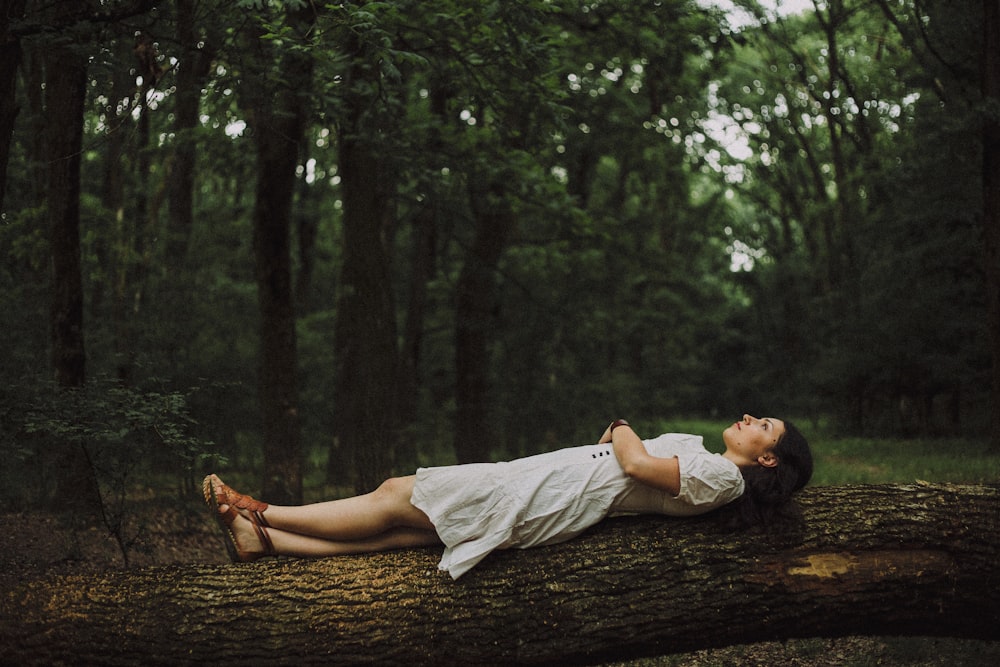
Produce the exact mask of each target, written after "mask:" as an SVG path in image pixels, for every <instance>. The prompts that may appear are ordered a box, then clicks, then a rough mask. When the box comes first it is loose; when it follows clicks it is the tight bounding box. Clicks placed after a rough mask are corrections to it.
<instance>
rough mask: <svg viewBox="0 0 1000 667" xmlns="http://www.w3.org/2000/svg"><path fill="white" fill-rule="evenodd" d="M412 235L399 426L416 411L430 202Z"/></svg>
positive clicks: (431, 235)
mask: <svg viewBox="0 0 1000 667" xmlns="http://www.w3.org/2000/svg"><path fill="white" fill-rule="evenodd" d="M431 196H432V197H434V195H431ZM412 234H413V245H412V248H411V255H410V257H411V259H410V281H409V282H410V294H409V299H408V303H407V308H406V323H405V325H404V327H403V345H402V351H401V353H400V364H399V387H400V391H399V413H400V420H401V422H403V423H405V422H407V421H410V420H412V419H414V418H415V417H416V415H417V408H418V405H417V397H418V396H419V393H420V390H419V387H420V352H421V347H422V344H423V334H424V315H425V311H426V310H427V283H428V281H429V280H430V279H431V276H432V275H433V274H434V257H435V247H436V245H437V207H436V206H435V202H434V201H433V200H432V201H430V202H428V203H427V205H426V207H425V208H424V209H423V210H421V211H420V212H419V213H417V215H416V217H415V218H414V220H413V232H412Z"/></svg>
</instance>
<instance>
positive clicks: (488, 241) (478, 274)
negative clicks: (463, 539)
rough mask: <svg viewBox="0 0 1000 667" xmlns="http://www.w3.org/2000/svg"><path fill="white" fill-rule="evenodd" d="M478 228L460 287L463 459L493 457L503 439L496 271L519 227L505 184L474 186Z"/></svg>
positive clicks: (458, 418)
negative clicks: (494, 417) (497, 405)
mask: <svg viewBox="0 0 1000 667" xmlns="http://www.w3.org/2000/svg"><path fill="white" fill-rule="evenodd" d="M473 190H474V191H473V192H470V199H471V200H472V202H473V210H474V215H475V218H476V233H475V238H474V239H473V241H472V246H471V247H470V248H469V251H468V253H466V258H465V263H464V264H463V265H462V271H461V273H460V274H459V277H458V284H457V285H456V286H455V292H456V299H455V301H456V303H455V404H456V415H455V443H454V444H455V454H456V456H457V457H458V461H459V462H460V463H472V462H475V461H486V460H488V459H489V456H490V450H491V449H493V447H494V446H495V445H496V444H497V442H498V436H497V431H496V427H495V425H493V424H492V423H491V419H490V403H491V398H490V373H491V371H492V366H493V365H492V363H491V359H490V356H491V349H492V345H493V336H492V334H493V331H494V330H495V329H496V322H497V320H498V317H497V315H498V313H497V309H498V308H499V307H500V306H499V299H498V294H497V290H498V285H497V279H496V272H497V268H498V265H499V262H500V257H501V256H502V255H503V252H504V250H505V249H506V247H507V243H508V242H509V240H510V237H511V234H512V233H513V231H514V217H513V215H512V214H511V212H510V210H509V208H508V207H507V206H506V205H505V204H504V203H503V197H504V190H503V186H502V185H501V184H500V183H498V182H494V183H493V184H492V186H491V187H488V188H482V189H479V188H476V187H475V186H473Z"/></svg>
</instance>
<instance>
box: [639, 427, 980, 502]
mask: <svg viewBox="0 0 1000 667" xmlns="http://www.w3.org/2000/svg"><path fill="white" fill-rule="evenodd" d="M729 424H730V422H728V421H725V422H719V421H704V420H676V421H670V422H662V423H658V424H656V425H655V427H653V428H651V429H648V432H649V433H653V432H654V431H655V432H657V433H665V432H670V431H674V432H678V433H694V434H697V435H700V436H702V437H703V438H705V446H706V447H707V448H708V449H709V450H710V451H714V452H721V451H722V436H721V434H722V431H723V430H724V429H725V428H726V427H727V426H729ZM803 424H804V423H803ZM803 432H804V433H805V435H806V437H807V438H809V444H810V446H811V447H812V450H813V457H814V459H815V470H814V472H813V479H812V482H811V485H812V486H827V485H834V484H889V483H901V484H905V483H910V482H914V481H917V480H921V481H924V482H952V483H956V484H981V483H986V482H1000V452H991V451H990V450H989V447H988V444H987V442H986V440H985V439H982V440H977V439H972V438H924V439H903V438H839V437H835V436H831V435H828V434H826V433H824V432H823V431H822V430H821V431H818V432H815V431H813V430H811V429H808V428H806V427H805V426H803Z"/></svg>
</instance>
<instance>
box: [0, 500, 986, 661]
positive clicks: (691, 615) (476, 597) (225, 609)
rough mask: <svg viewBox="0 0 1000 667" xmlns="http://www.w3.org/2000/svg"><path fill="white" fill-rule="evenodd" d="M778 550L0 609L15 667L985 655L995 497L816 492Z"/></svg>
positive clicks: (94, 596) (556, 551) (766, 546)
mask: <svg viewBox="0 0 1000 667" xmlns="http://www.w3.org/2000/svg"><path fill="white" fill-rule="evenodd" d="M801 503H802V505H803V509H804V518H805V521H804V523H803V524H802V526H801V528H800V529H799V530H795V531H792V532H790V533H786V534H784V535H782V536H781V537H761V536H759V535H758V536H754V535H746V534H740V533H734V532H733V531H732V530H731V529H730V528H729V526H728V523H727V517H726V516H725V515H724V514H716V515H708V516H705V517H702V518H696V519H667V518H661V517H640V518H631V519H613V520H609V521H606V522H605V523H604V524H602V525H600V526H598V527H597V528H595V529H593V530H592V531H590V532H589V533H588V534H586V535H584V536H581V537H579V538H577V539H576V540H573V541H570V542H567V543H564V544H561V545H557V546H553V547H544V548H537V549H532V550H528V551H506V552H498V553H496V554H494V555H492V556H490V557H489V558H488V559H487V560H486V561H484V562H483V563H482V564H480V565H479V566H477V568H476V569H475V570H473V571H472V572H470V573H468V574H467V575H465V576H464V577H463V578H461V579H459V580H458V581H452V580H451V579H450V578H449V577H448V576H447V575H446V574H443V573H440V572H438V571H437V570H436V562H437V559H438V557H439V555H440V552H439V551H438V550H436V549H420V550H409V551H400V552H395V553H389V554H377V555H372V556H361V557H345V558H339V559H329V560H320V561H294V560H286V561H279V562H260V563H257V564H253V565H248V566H211V567H208V566H206V567H171V568H152V569H148V570H143V571H139V572H135V573H128V572H117V573H111V574H108V575H106V576H101V577H83V576H75V577H64V578H53V579H50V580H44V581H39V582H37V583H34V584H29V585H23V586H21V587H19V588H18V589H17V590H15V591H12V592H10V593H9V594H7V595H6V596H5V597H4V598H3V599H2V601H0V645H3V646H5V647H7V648H6V651H5V654H4V659H5V660H9V661H11V662H12V663H15V664H32V663H34V664H54V663H60V662H72V663H101V664H108V665H112V664H134V663H136V662H153V663H163V664H168V663H195V662H198V663H204V664H223V663H226V662H231V663H233V664H244V663H251V664H263V663H266V664H271V665H282V664H296V665H298V664H331V663H337V664H353V663H367V664H397V663H404V662H405V663H407V664H408V665H424V664H435V665H436V664H452V665H461V664H555V663H558V664H594V663H599V662H602V661H603V662H606V661H609V660H612V659H615V660H618V659H624V658H630V657H638V656H652V655H664V654H668V653H673V652H679V651H687V650H693V649H697V648H710V647H719V646H725V645H731V644H739V643H747V642H756V641H765V640H779V639H786V638H793V637H819V636H824V637H837V636H842V635H847V634H872V635H881V634H899V635H910V636H956V637H971V638H982V639H996V636H997V635H996V633H997V627H1000V558H998V555H1000V554H998V549H1000V487H998V486H951V485H930V484H918V485H912V486H853V487H820V488H815V489H809V490H807V491H806V492H804V493H803V494H802V499H801Z"/></svg>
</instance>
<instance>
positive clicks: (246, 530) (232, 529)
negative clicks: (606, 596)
mask: <svg viewBox="0 0 1000 667" xmlns="http://www.w3.org/2000/svg"><path fill="white" fill-rule="evenodd" d="M230 507H231V505H226V504H222V505H219V514H220V515H222V516H223V517H226V516H227V514H228V516H229V517H230V518H231V520H228V521H226V523H227V526H228V529H229V535H230V537H231V538H232V540H233V546H234V547H235V552H236V560H239V561H241V562H244V563H246V562H250V561H255V560H257V559H258V558H260V557H261V556H269V555H274V547H273V546H271V541H270V540H269V539H267V540H266V544H265V539H266V535H265V534H264V533H263V530H264V529H263V528H262V527H260V526H255V525H254V524H253V522H252V521H251V520H250V519H247V518H246V517H244V516H243V515H242V514H239V513H237V512H235V511H234V512H232V513H230V512H229V508H230ZM233 509H234V510H235V509H236V508H233ZM223 520H224V521H225V519H223Z"/></svg>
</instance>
